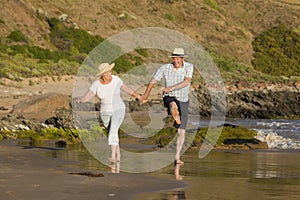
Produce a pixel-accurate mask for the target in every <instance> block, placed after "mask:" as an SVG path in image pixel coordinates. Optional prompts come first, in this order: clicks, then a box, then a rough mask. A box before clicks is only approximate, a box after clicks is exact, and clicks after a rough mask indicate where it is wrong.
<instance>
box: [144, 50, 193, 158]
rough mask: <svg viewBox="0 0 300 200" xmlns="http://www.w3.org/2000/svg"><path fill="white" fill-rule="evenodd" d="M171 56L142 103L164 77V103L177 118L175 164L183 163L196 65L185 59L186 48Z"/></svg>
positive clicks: (149, 87)
mask: <svg viewBox="0 0 300 200" xmlns="http://www.w3.org/2000/svg"><path fill="white" fill-rule="evenodd" d="M170 57H171V58H172V62H171V63H168V64H164V65H162V66H160V68H159V69H158V70H157V71H156V72H155V74H154V76H153V78H152V79H151V80H150V82H149V84H148V87H147V89H146V91H145V93H144V95H143V97H142V103H144V102H146V101H147V99H148V96H149V94H150V92H151V90H152V88H153V86H154V85H155V83H156V82H157V81H160V80H161V79H162V78H164V79H165V88H164V90H163V101H164V105H165V106H166V107H167V108H168V113H169V114H171V115H172V117H173V118H174V120H175V122H174V127H176V128H177V129H178V138H177V144H176V154H175V164H183V162H182V161H181V160H180V152H181V149H182V147H183V143H184V140H185V129H186V126H187V120H188V106H189V92H190V84H191V79H192V76H193V71H194V67H193V64H191V63H188V62H186V61H185V60H184V59H185V58H186V57H187V55H185V53H184V49H182V48H175V49H174V51H173V53H172V55H171V56H170Z"/></svg>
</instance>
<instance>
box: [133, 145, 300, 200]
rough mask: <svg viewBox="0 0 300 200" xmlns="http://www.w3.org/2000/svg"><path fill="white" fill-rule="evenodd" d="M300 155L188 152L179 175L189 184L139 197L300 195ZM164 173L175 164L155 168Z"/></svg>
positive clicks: (275, 196)
mask: <svg viewBox="0 0 300 200" xmlns="http://www.w3.org/2000/svg"><path fill="white" fill-rule="evenodd" d="M299 159H300V151H292V152H291V151H276V150H272V151H269V150H268V151H213V152H211V153H210V154H209V155H208V156H207V157H206V158H204V159H201V160H200V159H198V157H197V152H187V153H186V154H185V155H184V156H183V160H184V161H185V164H184V165H182V166H181V167H180V175H181V176H183V180H182V181H187V183H188V184H189V187H188V188H186V189H182V190H177V191H176V190H175V191H169V192H166V191H164V192H158V193H152V194H143V195H139V196H138V197H137V198H136V199H143V200H145V199H152V200H153V199H232V200H235V199H300V162H299ZM164 173H167V174H174V168H173V167H171V166H170V167H168V168H165V169H163V170H161V171H159V172H155V174H157V175H159V174H164ZM183 194H184V195H183Z"/></svg>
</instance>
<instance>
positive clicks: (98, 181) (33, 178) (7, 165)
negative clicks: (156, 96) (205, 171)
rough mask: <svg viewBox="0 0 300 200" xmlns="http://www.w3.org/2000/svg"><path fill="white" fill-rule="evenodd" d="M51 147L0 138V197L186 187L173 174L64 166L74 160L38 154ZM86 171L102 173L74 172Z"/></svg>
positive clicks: (110, 194) (104, 195) (121, 194)
mask: <svg viewBox="0 0 300 200" xmlns="http://www.w3.org/2000/svg"><path fill="white" fill-rule="evenodd" d="M53 150H57V149H55V148H46V147H30V146H20V145H18V144H17V143H16V141H12V140H4V141H0V168H1V172H0V199H3V200H4V199H5V200H10V199H22V200H27V199H28V200H32V199H43V200H44V199H45V200H47V199H49V200H50V199H51V200H53V199H56V200H58V199H72V200H77V199H78V200H81V199H91V200H93V199H132V198H134V196H135V195H137V194H140V193H148V192H155V191H163V190H176V189H178V188H185V187H187V184H186V182H184V181H176V180H175V178H174V179H172V178H173V177H157V176H156V177H155V176H153V175H151V174H127V173H112V172H108V171H106V172H105V171H104V172H103V171H96V170H94V171H91V170H86V169H82V168H78V167H74V168H72V167H66V166H67V165H68V164H70V163H73V164H74V163H75V164H76V162H77V161H66V160H63V159H60V158H50V157H46V156H43V155H42V154H41V153H43V152H45V151H53ZM69 166H71V165H69ZM86 172H88V173H92V174H98V175H99V174H100V175H101V174H103V176H99V177H89V176H84V175H74V173H75V174H76V173H86ZM71 173H73V174H71Z"/></svg>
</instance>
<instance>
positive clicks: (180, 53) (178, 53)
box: [170, 48, 188, 58]
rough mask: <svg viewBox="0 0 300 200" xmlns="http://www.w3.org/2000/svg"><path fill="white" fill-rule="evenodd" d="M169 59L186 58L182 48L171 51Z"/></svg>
mask: <svg viewBox="0 0 300 200" xmlns="http://www.w3.org/2000/svg"><path fill="white" fill-rule="evenodd" d="M170 57H171V58H174V57H182V58H186V57H188V56H187V55H185V54H184V49H183V48H175V49H174V50H173V53H172V55H171V56H170Z"/></svg>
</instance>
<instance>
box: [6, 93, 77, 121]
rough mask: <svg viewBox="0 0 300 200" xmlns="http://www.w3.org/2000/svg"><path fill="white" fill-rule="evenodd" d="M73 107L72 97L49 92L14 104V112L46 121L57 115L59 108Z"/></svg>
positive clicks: (31, 118)
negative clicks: (71, 103)
mask: <svg viewBox="0 0 300 200" xmlns="http://www.w3.org/2000/svg"><path fill="white" fill-rule="evenodd" d="M62 108H65V109H71V106H70V98H69V96H67V95H64V94H58V93H47V94H42V95H38V96H34V97H32V98H30V99H27V100H24V101H21V102H19V103H18V104H16V105H14V107H13V109H12V114H16V115H21V116H23V117H24V118H26V119H29V120H36V121H40V122H44V121H45V120H46V119H48V118H50V117H54V116H55V111H56V110H58V109H62Z"/></svg>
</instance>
